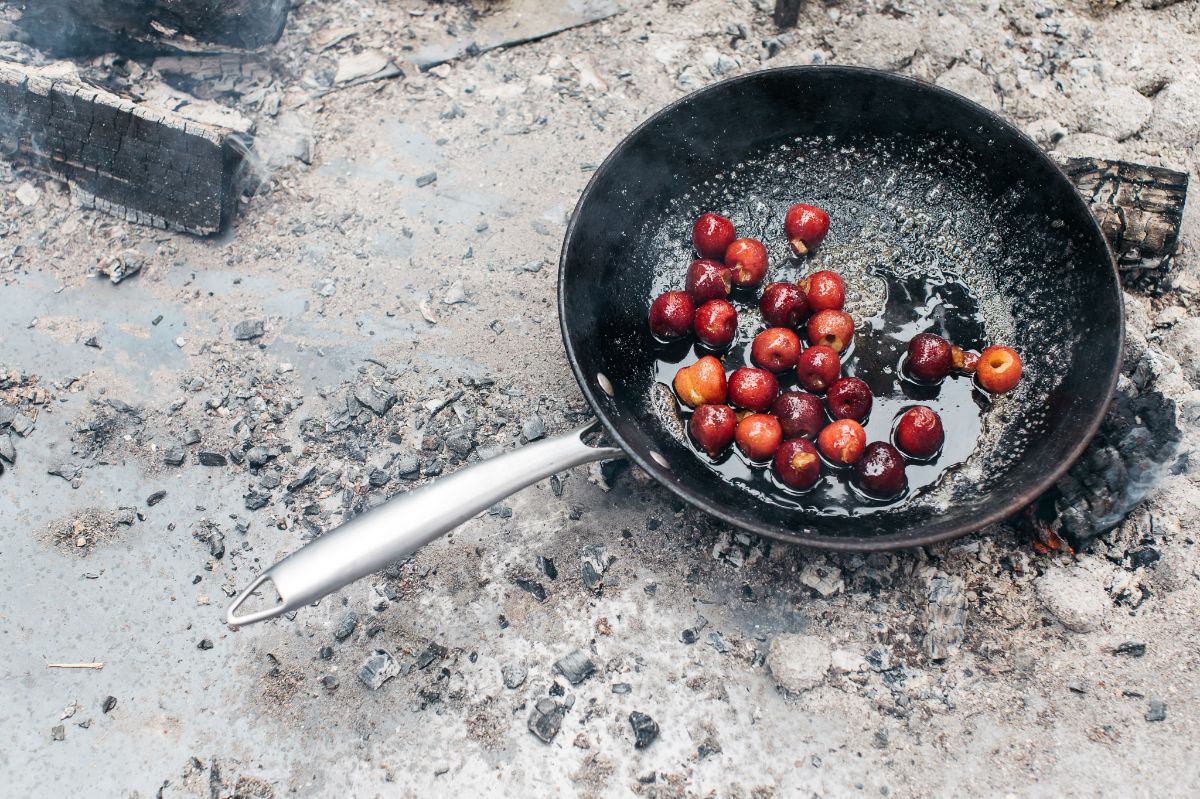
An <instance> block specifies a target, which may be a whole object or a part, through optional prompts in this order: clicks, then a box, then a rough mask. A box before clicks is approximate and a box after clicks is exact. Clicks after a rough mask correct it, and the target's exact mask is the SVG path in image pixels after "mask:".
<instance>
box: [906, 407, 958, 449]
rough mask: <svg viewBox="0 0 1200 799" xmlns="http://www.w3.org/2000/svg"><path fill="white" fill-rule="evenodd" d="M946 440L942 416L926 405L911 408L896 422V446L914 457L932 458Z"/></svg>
mask: <svg viewBox="0 0 1200 799" xmlns="http://www.w3.org/2000/svg"><path fill="white" fill-rule="evenodd" d="M945 440H946V433H945V431H944V430H943V429H942V420H941V418H940V417H939V416H938V415H937V414H936V413H934V411H933V409H932V408H929V407H926V406H924V405H917V406H914V407H912V408H909V409H908V410H907V411H905V412H904V413H903V415H901V417H900V421H899V422H898V423H897V424H896V446H897V447H899V448H900V449H901V451H903V452H904V454H906V455H908V456H910V457H913V458H919V459H922V460H924V459H926V458H932V457H933V456H934V455H936V454H937V452H938V450H940V449H941V448H942V442H944V441H945Z"/></svg>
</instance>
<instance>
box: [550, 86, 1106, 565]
mask: <svg viewBox="0 0 1200 799" xmlns="http://www.w3.org/2000/svg"><path fill="white" fill-rule="evenodd" d="M798 201H802V202H810V203H813V204H815V205H819V206H821V207H823V208H825V209H826V210H827V211H828V212H829V215H830V217H831V220H832V224H831V227H830V232H829V235H828V237H827V238H826V239H825V241H824V243H823V244H822V245H821V247H820V248H818V250H817V251H816V253H815V255H814V256H812V257H810V258H808V259H803V260H800V259H794V258H793V257H792V256H791V254H790V252H789V250H788V247H787V242H786V241H785V238H784V236H783V233H782V229H781V228H782V220H783V216H784V212H785V210H786V209H787V207H788V206H789V205H790V204H792V203H794V202H798ZM704 211H714V212H716V213H720V214H722V215H725V216H728V217H729V218H730V219H731V220H732V221H733V222H734V224H735V225H736V226H737V229H738V235H740V236H752V237H754V238H758V239H760V240H761V241H762V242H763V243H764V244H765V245H766V246H767V249H768V252H769V254H770V263H771V266H770V271H769V273H768V277H767V280H768V281H773V280H796V279H798V278H800V277H802V276H803V275H805V274H808V273H809V272H811V271H815V270H816V269H820V268H831V269H835V270H836V271H837V272H838V273H839V274H841V275H842V276H843V278H845V279H846V283H847V289H848V301H847V307H846V310H847V311H849V312H850V313H851V314H853V315H854V317H855V319H856V320H857V321H858V322H859V327H858V334H857V339H858V340H857V341H856V344H855V348H856V353H855V354H854V356H853V357H851V358H849V359H848V360H845V361H844V363H847V364H848V365H849V366H850V368H849V369H847V371H848V372H852V373H857V374H858V376H860V377H863V378H864V379H866V380H867V382H868V383H870V384H871V385H872V388H873V389H874V390H875V392H876V394H877V399H876V403H875V407H874V408H873V410H872V413H871V419H870V423H869V425H868V428H867V429H868V439H869V440H886V439H887V438H888V433H889V431H890V426H891V421H892V419H893V418H894V416H895V415H896V412H897V411H898V410H899V409H900V408H902V407H904V405H906V404H911V403H914V402H925V403H927V404H930V405H933V406H934V407H935V408H936V409H938V410H939V411H941V412H942V414H943V421H944V423H945V427H946V435H947V445H946V449H945V451H944V453H943V455H942V459H941V460H939V461H938V462H937V463H936V464H935V465H933V466H930V467H925V466H918V467H912V466H910V467H909V469H908V477H909V480H910V492H909V494H908V495H907V496H905V497H903V498H902V499H901V501H898V502H892V503H879V502H864V501H863V500H862V499H860V498H854V499H853V500H851V498H850V497H848V495H847V492H848V491H849V490H850V489H849V488H848V484H847V482H846V481H845V480H841V479H839V478H838V477H836V476H835V475H834V474H833V472H832V470H828V469H827V470H826V472H825V476H824V477H823V478H822V483H821V484H820V487H819V488H816V489H814V490H813V491H811V492H809V493H808V494H805V495H797V494H794V493H791V492H789V491H787V490H786V489H784V488H783V487H781V486H778V485H774V484H773V483H772V481H771V480H770V479H769V476H767V475H765V474H763V471H764V470H762V469H759V470H758V472H759V473H758V474H755V473H754V472H753V470H751V469H750V468H749V467H748V466H747V465H746V464H745V463H743V462H741V460H740V457H741V456H740V455H738V454H732V455H731V456H730V459H731V460H730V461H729V462H727V463H726V464H724V465H722V466H721V467H719V468H714V466H713V465H712V464H711V463H709V462H708V459H707V458H705V457H702V456H698V455H697V453H696V452H695V450H694V449H693V447H692V445H691V443H690V442H689V440H688V437H687V435H686V432H685V431H684V428H683V426H682V424H681V421H680V418H679V415H678V413H677V411H678V407H677V406H676V404H675V401H674V398H673V395H672V394H671V392H670V390H669V387H668V386H666V385H664V384H669V382H670V379H671V378H672V377H673V375H674V372H675V370H676V369H677V365H678V364H684V363H688V362H690V361H692V360H694V359H695V358H696V357H697V353H696V352H695V351H694V350H692V349H691V346H690V344H686V343H685V344H677V345H674V346H664V345H661V344H658V343H656V342H655V341H654V340H653V339H652V337H651V336H650V333H649V330H648V327H647V324H646V315H647V311H648V308H649V304H650V301H651V300H652V298H653V297H654V296H656V295H657V294H658V293H660V292H661V291H664V290H667V289H678V288H682V287H683V281H684V272H685V270H686V267H687V264H688V263H689V262H690V261H691V260H692V259H693V258H694V257H695V256H694V254H693V252H692V249H691V241H690V230H691V225H692V222H693V221H694V220H695V218H696V217H697V216H698V215H699V214H700V213H702V212H704ZM559 281H560V282H559V302H560V312H561V321H562V325H563V337H564V341H565V343H566V346H567V353H568V358H569V359H570V361H571V364H572V367H573V369H574V370H575V373H576V376H577V378H578V379H579V381H580V385H581V387H582V388H583V391H584V393H585V395H586V396H587V397H588V399H589V401H591V402H592V404H593V406H594V407H595V408H596V411H597V414H598V415H599V416H600V418H601V420H602V421H603V422H604V424H605V427H606V430H607V431H608V433H609V435H610V437H611V438H612V439H613V440H614V441H615V442H616V443H618V444H620V445H621V446H622V447H623V448H624V449H625V450H626V451H627V452H628V453H629V455H630V457H631V458H633V460H634V461H635V462H636V463H637V464H638V465H639V466H640V467H641V468H643V469H645V470H646V471H648V472H649V473H650V474H651V475H653V476H654V477H655V478H656V479H657V480H659V481H660V482H661V483H662V484H664V485H665V486H667V487H668V488H670V489H671V490H672V491H674V492H676V493H677V494H679V495H680V496H681V497H683V498H685V499H686V500H688V501H689V502H691V503H693V504H695V505H698V506H700V507H702V508H704V509H705V510H707V511H708V512H710V513H713V514H715V515H717V516H719V517H721V518H722V519H724V520H726V521H727V522H729V523H730V524H734V525H737V526H739V527H742V528H745V529H748V530H750V531H753V532H756V533H760V534H763V535H767V536H771V537H775V538H780V539H785V540H795V541H801V542H804V543H809V544H814V545H818V546H824V547H830V548H841V549H877V548H886V547H897V546H911V545H913V544H916V543H923V542H927V541H934V540H941V539H944V538H947V537H952V536H955V535H961V534H963V533H965V532H969V531H971V530H974V529H978V528H979V527H981V526H983V525H985V524H987V523H989V522H992V521H996V520H998V519H1001V518H1004V517H1005V516H1007V515H1009V514H1011V513H1014V512H1016V511H1017V510H1019V509H1020V507H1022V506H1023V505H1024V504H1026V503H1028V502H1029V501H1031V500H1032V499H1033V498H1034V497H1035V496H1037V494H1039V493H1041V492H1042V491H1044V490H1045V489H1046V488H1047V487H1049V485H1050V484H1051V483H1052V482H1053V480H1054V479H1055V478H1056V477H1057V476H1058V475H1060V474H1061V473H1062V472H1063V471H1065V470H1066V468H1067V467H1068V466H1069V465H1070V463H1071V462H1072V461H1073V460H1074V458H1075V457H1077V456H1078V454H1079V453H1080V452H1081V451H1082V449H1083V447H1084V446H1085V445H1086V443H1087V440H1088V439H1089V438H1090V436H1091V435H1092V433H1094V431H1095V429H1096V426H1097V425H1098V424H1099V421H1100V419H1101V418H1102V416H1103V413H1104V410H1105V408H1106V407H1107V404H1108V400H1109V398H1110V397H1111V394H1112V389H1113V386H1114V384H1115V380H1116V375H1117V369H1118V366H1119V363H1120V351H1121V340H1122V333H1121V325H1122V308H1121V295H1120V288H1119V283H1118V281H1117V277H1116V271H1115V268H1114V266H1113V263H1112V258H1111V255H1110V253H1109V251H1108V249H1107V245H1106V244H1105V242H1104V239H1103V237H1102V236H1101V234H1100V231H1099V229H1098V227H1097V225H1096V223H1095V221H1094V220H1093V219H1092V218H1091V216H1090V215H1089V213H1088V211H1087V208H1086V206H1085V205H1084V204H1083V203H1082V201H1081V200H1080V199H1079V197H1078V196H1077V195H1076V194H1075V191H1074V189H1073V188H1072V187H1071V185H1070V183H1069V182H1068V181H1067V180H1066V178H1064V177H1063V176H1062V174H1061V173H1060V172H1058V171H1057V170H1056V169H1055V168H1054V166H1053V165H1052V164H1051V163H1050V162H1049V161H1048V159H1046V157H1045V156H1044V155H1043V154H1042V153H1041V152H1040V151H1039V150H1038V149H1037V147H1036V145H1034V144H1033V143H1032V142H1030V141H1029V140H1028V139H1025V138H1024V137H1022V136H1021V135H1020V134H1019V133H1017V132H1016V131H1015V130H1014V129H1012V128H1011V127H1010V126H1008V125H1007V124H1006V123H1004V122H1003V121H1002V120H1000V119H999V118H998V117H996V116H994V115H992V114H990V113H989V112H987V111H986V110H984V109H981V108H979V107H978V106H975V105H973V104H971V103H969V102H968V101H966V100H963V99H962V98H960V97H957V96H955V95H952V94H950V93H948V92H945V91H942V90H940V89H936V88H934V87H930V86H927V85H924V84H920V83H917V82H916V81H912V80H909V79H905V78H899V77H896V76H889V75H884V74H882V73H877V72H873V71H870V70H861V69H852V68H843V67H792V68H784V69H779V70H768V71H765V72H760V73H756V74H754V75H750V76H745V77H742V78H737V79H733V80H730V81H725V82H723V83H720V84H717V85H714V86H712V87H709V88H708V89H705V90H702V91H700V92H697V93H696V94H693V95H691V96H689V97H687V98H685V99H684V100H682V101H680V102H679V103H677V104H675V105H673V106H671V107H669V108H667V109H665V110H663V111H661V112H659V113H658V114H656V115H655V116H654V117H652V118H651V119H650V120H648V121H647V122H646V123H645V124H644V125H643V126H641V127H640V128H639V129H638V130H637V131H635V132H634V133H633V134H631V135H630V137H629V138H628V139H626V141H625V142H623V143H622V144H621V145H620V146H619V147H618V148H617V150H615V151H614V153H613V155H612V156H610V157H609V159H608V160H607V161H606V162H605V163H604V164H603V165H602V166H601V168H600V169H599V170H598V171H597V173H596V175H595V176H594V177H593V180H592V182H591V183H590V184H589V186H588V188H587V190H585V192H584V195H583V197H582V198H581V200H580V203H579V206H578V207H577V209H576V213H575V216H574V217H573V219H572V223H571V226H570V229H569V231H568V235H567V240H566V242H565V244H564V248H563V258H562V264H561V270H560V276H559ZM738 305H739V316H740V322H739V324H740V330H739V341H738V345H737V349H735V351H734V352H733V353H732V354H731V357H730V358H728V359H726V362H727V366H728V368H730V369H732V368H733V367H735V366H737V365H741V363H742V361H741V352H740V350H741V349H742V348H744V347H746V346H748V344H749V342H750V341H751V339H752V338H753V335H754V333H756V332H757V331H758V330H761V329H762V327H763V325H762V321H761V318H760V316H759V314H758V311H757V308H756V307H754V306H755V305H756V304H755V303H751V308H752V310H749V311H744V310H743V305H742V304H741V303H739V304H738ZM922 331H931V332H936V333H939V334H941V335H944V336H946V337H947V338H949V339H950V340H952V341H954V342H956V343H958V344H960V345H961V346H963V347H966V348H970V349H975V350H978V349H981V348H982V347H983V346H985V345H987V344H991V343H998V344H1007V345H1009V346H1012V347H1014V348H1016V349H1017V350H1018V351H1019V352H1020V353H1021V356H1022V358H1023V360H1024V365H1025V374H1024V376H1023V378H1022V381H1021V384H1020V385H1019V386H1018V388H1017V389H1016V391H1014V392H1012V393H1011V394H1008V395H1004V396H1001V397H996V398H988V397H985V396H983V395H982V394H980V393H977V392H975V391H974V390H973V388H972V385H971V383H969V382H968V381H967V380H966V379H965V378H961V377H960V378H955V379H954V380H953V381H949V382H947V383H944V384H943V385H942V387H941V389H940V391H937V392H935V393H936V396H932V397H931V396H929V393H930V392H929V390H928V389H926V390H925V391H924V393H922V392H921V391H914V390H913V387H911V386H904V385H903V384H902V382H901V378H900V377H899V376H898V373H897V370H898V368H899V364H900V362H901V359H902V357H903V353H904V348H905V345H906V344H907V342H908V340H909V339H910V338H911V337H912V335H914V334H915V333H918V332H922ZM601 376H603V377H601ZM610 388H611V393H610V391H609V389H610ZM950 463H953V464H954V465H953V466H951V468H949V469H948V470H946V471H945V474H940V473H941V472H942V471H943V469H944V468H945V467H946V465H948V464H950Z"/></svg>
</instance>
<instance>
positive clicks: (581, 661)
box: [554, 649, 596, 685]
mask: <svg viewBox="0 0 1200 799" xmlns="http://www.w3.org/2000/svg"><path fill="white" fill-rule="evenodd" d="M554 668H556V669H558V673H559V674H561V675H562V676H564V677H566V678H567V680H568V681H569V682H570V683H571V685H579V683H581V682H583V681H584V680H586V679H587V678H588V677H590V676H591V675H592V674H593V673H595V671H596V664H595V663H593V662H592V661H591V658H589V657H588V656H587V653H585V652H584V651H583V650H582V649H576V650H575V651H574V652H572V653H571V654H569V655H566V656H564V657H561V658H559V659H558V660H556V661H554Z"/></svg>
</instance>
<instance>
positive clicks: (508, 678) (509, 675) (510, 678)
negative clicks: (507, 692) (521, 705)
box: [500, 663, 529, 688]
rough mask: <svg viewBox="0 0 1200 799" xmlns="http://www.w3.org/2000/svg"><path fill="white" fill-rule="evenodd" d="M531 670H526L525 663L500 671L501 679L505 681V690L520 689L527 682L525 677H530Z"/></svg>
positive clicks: (515, 664)
mask: <svg viewBox="0 0 1200 799" xmlns="http://www.w3.org/2000/svg"><path fill="white" fill-rule="evenodd" d="M528 674H529V670H528V669H527V668H525V664H523V663H514V664H511V665H508V666H505V667H504V668H502V669H501V670H500V677H501V678H502V679H503V680H504V687H505V688H519V687H521V685H522V684H524V682H525V677H526V676H528Z"/></svg>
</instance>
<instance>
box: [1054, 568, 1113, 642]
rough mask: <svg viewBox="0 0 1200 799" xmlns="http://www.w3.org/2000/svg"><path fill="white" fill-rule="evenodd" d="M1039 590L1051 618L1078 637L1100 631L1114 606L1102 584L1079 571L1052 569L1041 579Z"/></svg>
mask: <svg viewBox="0 0 1200 799" xmlns="http://www.w3.org/2000/svg"><path fill="white" fill-rule="evenodd" d="M1036 590H1037V595H1038V599H1039V600H1041V603H1042V606H1043V607H1044V608H1045V609H1046V610H1047V611H1049V613H1050V615H1052V616H1053V617H1054V618H1056V619H1058V621H1059V623H1061V624H1062V626H1063V627H1066V628H1067V629H1068V630H1071V631H1072V632H1077V633H1086V632H1091V631H1092V630H1095V629H1096V628H1098V627H1099V626H1100V625H1101V623H1103V621H1104V617H1105V616H1106V615H1107V614H1108V610H1109V608H1110V606H1111V605H1112V603H1111V602H1110V601H1109V598H1108V593H1107V592H1106V591H1105V590H1104V588H1103V587H1102V586H1101V585H1100V582H1099V580H1098V579H1097V578H1095V577H1093V576H1091V575H1089V574H1087V573H1086V572H1083V571H1080V570H1079V569H1059V568H1052V569H1050V571H1047V572H1046V573H1045V574H1043V575H1042V576H1041V577H1039V578H1038V580H1037V583H1036Z"/></svg>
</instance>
